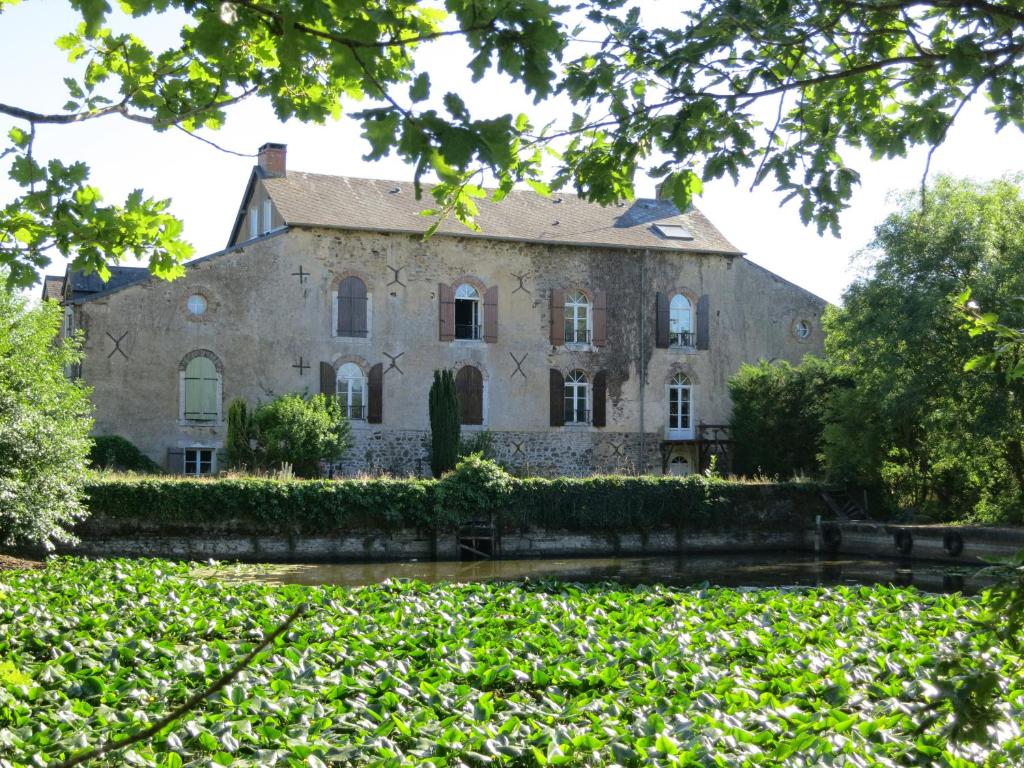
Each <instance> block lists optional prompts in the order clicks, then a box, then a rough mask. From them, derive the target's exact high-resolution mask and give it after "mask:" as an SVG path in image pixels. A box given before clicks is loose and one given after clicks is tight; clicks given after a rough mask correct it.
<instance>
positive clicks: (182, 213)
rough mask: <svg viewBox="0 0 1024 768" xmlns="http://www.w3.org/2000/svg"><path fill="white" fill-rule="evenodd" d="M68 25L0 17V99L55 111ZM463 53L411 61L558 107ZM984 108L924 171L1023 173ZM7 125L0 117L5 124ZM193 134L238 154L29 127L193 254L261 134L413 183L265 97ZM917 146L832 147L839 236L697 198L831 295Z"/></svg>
mask: <svg viewBox="0 0 1024 768" xmlns="http://www.w3.org/2000/svg"><path fill="white" fill-rule="evenodd" d="M677 8H678V6H677V5H675V4H674V2H673V3H669V2H668V0H646V5H645V12H650V13H651V15H652V16H656V17H657V18H658V20H659V21H662V22H663V21H665V20H667V19H670V18H671V14H670V13H668V14H667V13H666V11H668V10H669V9H672V11H673V12H674V11H675V10H676V9H677ZM75 23H76V19H75V17H74V15H73V13H72V12H71V11H70V10H69V9H68V8H67V6H66V5H65V4H64V3H63V2H60V0H25V1H24V2H22V3H21V4H19V5H16V6H13V7H11V8H10V9H7V10H5V11H4V12H3V14H2V15H0V72H4V73H5V76H4V78H3V79H2V80H0V102H3V103H6V104H13V105H17V106H20V107H23V108H27V109H32V110H36V111H59V109H60V107H61V105H62V104H63V103H64V102H65V101H66V100H67V92H66V90H65V88H64V85H63V83H62V82H61V79H62V78H63V77H65V76H67V75H68V74H72V73H73V70H70V69H69V66H70V65H68V63H67V62H66V60H65V58H64V54H63V53H61V52H60V51H58V50H57V49H56V48H55V47H54V45H53V41H54V40H55V39H56V38H57V37H58V36H59V35H61V34H63V33H65V32H67V31H70V30H71V29H73V28H74V26H75ZM178 26H179V25H178V24H177V23H176V21H175V19H173V18H166V17H163V18H160V17H157V18H152V19H148V20H145V21H144V22H142V23H141V25H138V24H137V25H136V26H135V27H133V31H136V32H137V33H139V34H140V35H141V36H143V37H144V38H145V39H147V40H150V41H152V42H153V43H154V44H157V43H160V42H161V41H162V42H165V43H170V42H172V41H173V39H174V36H175V35H176V34H177V29H178ZM463 54H464V51H462V50H461V49H460V48H459V46H458V45H453V43H452V41H451V40H448V41H446V42H445V43H444V44H443V45H438V44H434V45H433V46H432V47H428V48H427V49H426V50H423V51H422V56H423V59H422V61H423V62H424V66H425V68H426V69H428V71H430V73H431V77H432V79H433V80H434V82H435V91H436V90H439V86H440V85H444V86H445V88H446V89H448V90H455V91H457V92H459V93H460V94H461V95H462V96H463V98H464V99H465V101H466V103H467V104H468V105H469V107H470V109H471V110H472V111H473V112H474V114H476V115H479V116H481V117H482V116H486V115H488V114H492V115H500V114H504V113H506V112H510V111H512V112H518V111H525V112H527V113H529V114H531V116H532V117H535V120H534V122H535V124H542V123H543V122H544V121H545V120H546V119H550V118H551V117H554V116H557V115H559V114H560V112H559V110H560V109H562V110H564V105H558V104H547V105H541V106H539V107H538V106H534V105H532V102H531V101H530V99H528V98H526V97H525V96H524V95H523V94H522V93H521V92H520V91H519V90H518V89H517V88H516V87H515V86H514V85H512V84H510V83H509V82H508V81H507V80H504V79H503V78H500V77H497V76H495V77H491V78H488V79H486V80H485V81H484V82H483V83H480V84H473V83H471V82H470V80H469V77H468V73H467V72H466V70H465V66H464V64H465V61H466V60H468V56H467V57H463ZM362 106H366V105H365V104H363V105H360V104H358V103H354V104H346V105H344V108H345V109H352V110H356V109H359V108H361V107H362ZM984 106H985V105H984V102H983V101H982V100H981V99H976V100H975V101H974V102H972V103H971V104H969V105H968V107H967V108H966V109H965V110H964V111H963V112H962V113H961V115H960V117H959V119H958V121H957V123H956V124H955V125H954V126H953V128H952V129H951V131H950V133H949V136H948V138H947V141H946V142H945V143H944V144H943V145H942V146H941V147H940V148H939V149H938V150H937V152H936V153H935V156H934V157H933V159H932V163H931V173H932V174H938V173H947V174H952V175H956V176H969V177H972V178H975V179H979V180H983V179H990V178H995V177H999V176H1002V175H1005V174H1007V173H1016V172H1021V171H1024V135H1022V134H1021V133H1020V132H1019V131H1017V130H1015V129H1012V128H1011V129H1006V130H1004V131H1002V132H1001V133H996V131H995V126H994V124H993V123H992V121H991V119H990V118H989V117H987V116H986V115H985V113H984ZM16 124H17V123H15V122H14V121H5V120H4V119H3V118H0V130H3V131H4V133H6V132H7V130H8V129H9V128H10V127H11V126H12V125H16ZM203 135H204V136H206V137H208V138H209V139H211V140H213V141H215V142H216V143H217V144H218V145H220V146H222V147H224V148H227V149H230V150H233V151H235V152H238V153H241V154H242V155H246V156H238V155H235V154H228V153H225V152H221V151H218V150H216V149H214V148H212V147H210V146H208V145H207V144H205V143H203V142H201V141H199V140H197V139H195V138H193V137H190V136H188V135H186V134H184V133H183V132H181V131H178V130H173V129H172V130H170V131H167V132H164V133H160V134H158V133H155V132H154V131H153V130H152V129H150V128H149V127H148V126H144V125H141V124H138V123H134V122H130V121H127V120H124V119H121V118H117V117H108V118H103V119H100V120H93V121H89V122H85V123H82V124H79V125H74V126H41V127H40V128H39V130H38V131H37V138H36V144H35V146H36V152H37V155H38V156H39V157H40V158H50V157H56V158H60V159H62V160H65V161H71V160H84V161H85V162H87V163H88V164H89V165H90V166H91V169H92V176H91V180H92V182H93V183H94V184H96V185H97V186H99V187H100V189H101V190H102V191H103V194H104V197H105V199H106V200H109V201H114V200H118V199H122V200H123V198H124V196H125V195H127V194H128V193H129V192H130V191H131V190H133V189H135V188H138V187H142V188H143V189H145V191H146V193H147V194H148V195H151V196H153V197H158V198H171V200H172V206H171V210H172V212H173V213H174V214H175V215H177V216H178V217H179V218H181V219H182V220H183V221H184V223H185V237H186V238H187V239H188V240H189V241H190V242H191V243H192V244H193V246H194V247H195V255H196V256H197V257H198V256H202V255H205V254H207V253H212V252H214V251H217V250H220V249H221V248H223V247H224V246H225V245H226V242H227V238H228V232H229V229H230V227H231V224H232V223H233V221H234V217H235V214H236V213H237V211H238V207H239V205H240V203H241V197H242V193H243V192H244V186H245V183H246V181H247V179H248V175H249V173H250V171H251V168H252V165H253V163H254V162H255V159H254V157H253V155H254V154H255V152H256V150H257V148H258V147H259V146H260V145H261V144H263V143H265V142H268V141H272V142H281V143H285V144H287V145H288V167H289V169H293V170H301V171H312V172H317V173H332V174H341V175H348V176H362V177H368V178H382V179H396V180H409V179H411V178H412V169H411V168H410V167H408V166H406V165H405V164H404V163H403V162H402V161H401V160H399V159H398V158H394V157H391V158H386V159H384V160H380V161H377V162H369V161H366V160H364V159H363V156H364V155H365V154H366V153H367V151H368V146H367V144H366V142H364V141H363V140H362V138H361V137H360V136H359V130H358V126H357V124H356V123H355V121H353V120H349V119H346V118H343V119H342V120H341V121H339V122H332V123H329V124H327V125H323V126H317V125H307V124H303V123H301V122H298V121H295V120H292V121H289V122H287V123H281V122H280V121H279V120H278V119H277V118H276V117H275V116H274V114H273V112H272V110H271V109H270V107H269V106H268V105H267V104H265V103H262V102H259V101H249V102H244V103H242V104H239V105H236V106H235V107H233V108H232V109H231V111H230V112H229V116H228V120H227V122H226V124H225V126H224V127H223V128H222V129H221V130H219V131H216V132H205V133H204V134H203ZM926 154H927V152H926V150H925V149H923V148H920V149H918V150H915V151H913V152H912V153H911V154H910V155H909V156H908V157H907V158H904V159H898V160H882V161H872V160H870V158H869V157H868V156H867V154H866V153H865V152H858V151H855V150H848V151H847V152H846V153H844V157H845V158H846V160H847V164H848V165H850V166H852V167H853V168H855V169H857V170H858V171H860V173H861V185H860V186H859V187H858V188H857V189H856V191H855V193H854V196H853V199H852V203H851V205H850V207H849V209H848V210H846V211H845V212H844V213H843V215H842V217H841V226H842V233H841V236H840V237H838V238H836V237H833V236H832V235H830V234H825V235H824V236H819V235H818V234H817V232H816V230H815V229H814V228H813V227H805V226H803V225H802V224H801V223H800V218H799V216H798V213H797V208H796V206H795V205H792V204H789V205H785V206H783V207H781V208H780V207H779V203H780V202H781V199H782V196H781V195H780V194H779V193H776V192H774V191H773V189H772V187H771V185H770V184H766V185H763V186H761V187H759V188H757V189H755V190H753V191H751V190H750V188H749V187H750V178H749V177H747V178H743V177H741V179H740V183H739V184H738V185H735V186H734V185H733V183H732V181H731V180H729V179H725V180H719V181H716V182H711V183H709V184H707V185H706V186H705V190H704V194H703V195H702V196H701V197H700V198H698V199H697V200H696V201H695V205H696V207H697V208H699V209H700V210H702V211H703V212H704V213H705V214H706V215H707V216H708V217H709V218H710V219H711V221H712V222H713V223H714V224H715V225H716V226H717V227H718V228H719V229H720V230H721V231H722V232H723V234H725V236H726V237H727V238H728V239H729V240H730V241H731V242H733V243H734V244H735V245H736V246H737V247H738V248H739V249H740V250H742V251H744V252H745V253H746V255H747V257H748V258H749V259H751V260H752V261H754V262H756V263H757V264H760V265H761V266H763V267H766V268H767V269H770V270H771V271H773V272H775V273H777V274H779V275H781V276H782V277H784V278H786V279H788V280H790V281H792V282H794V283H796V284H798V285H800V286H802V287H804V288H806V289H808V290H810V291H812V292H813V293H816V294H818V295H819V296H822V297H823V298H825V299H827V300H829V301H832V302H835V303H838V302H839V301H840V300H841V296H842V292H843V290H844V288H846V286H847V285H848V284H849V283H850V281H851V280H853V279H854V278H855V277H856V276H857V275H858V274H861V273H862V272H863V269H864V259H863V258H859V259H858V258H854V257H856V256H857V254H858V253H860V252H861V251H862V250H863V249H864V248H865V247H866V246H867V245H868V244H869V243H870V241H871V238H872V232H873V229H874V227H875V226H876V225H878V224H879V223H881V222H882V221H883V219H884V218H885V216H886V215H887V214H888V213H890V212H891V211H892V210H894V209H895V207H896V202H895V199H894V193H898V192H900V191H904V190H909V189H916V188H917V187H918V186H919V184H920V180H921V176H922V174H923V172H924V168H925V160H926ZM652 164H653V163H652ZM654 183H655V182H654V180H652V179H650V178H648V177H647V176H646V175H644V174H641V175H640V176H639V177H638V194H639V195H640V196H652V195H653V194H654ZM15 190H16V187H15V186H14V184H13V183H12V182H10V181H9V180H7V179H6V178H0V204H2V203H3V202H5V201H7V200H9V199H10V198H11V197H12V196H13V195H14V193H15ZM425 207H426V205H425ZM424 228H426V224H425V227H424ZM851 259H852V261H851ZM64 266H65V263H64V262H63V261H61V260H60V259H59V258H56V259H54V263H53V264H51V266H50V267H48V268H47V269H46V272H47V273H48V274H60V273H62V272H63V271H64ZM38 293H39V289H38V288H35V289H33V291H32V294H33V295H38Z"/></svg>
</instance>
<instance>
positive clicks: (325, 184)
mask: <svg viewBox="0 0 1024 768" xmlns="http://www.w3.org/2000/svg"><path fill="white" fill-rule="evenodd" d="M263 184H264V186H265V187H266V190H267V192H268V193H269V195H270V197H271V199H272V200H273V201H274V205H275V207H276V208H277V210H278V212H279V213H280V214H281V216H282V218H283V219H284V221H285V224H287V225H290V226H310V227H329V228H337V229H358V230H371V231H380V232H410V233H417V234H418V233H422V232H424V231H425V230H426V229H427V228H428V227H429V226H430V223H431V219H430V218H426V217H423V216H421V215H420V211H422V210H424V209H426V208H431V207H433V198H432V197H431V196H430V194H429V191H428V189H427V188H426V187H425V189H424V194H423V197H422V198H421V199H419V200H417V199H416V197H415V194H414V192H413V185H412V183H411V182H401V181H378V180H374V179H358V178H352V177H348V176H327V175H324V174H318V173H302V172H297V171H289V172H288V175H287V176H284V177H273V178H264V179H263ZM478 204H479V207H480V214H479V215H478V216H477V218H476V222H477V224H479V226H480V232H473V231H471V230H469V229H467V228H466V227H465V226H463V225H462V224H460V223H459V222H458V221H454V220H446V221H445V222H444V223H442V224H441V227H440V228H439V229H438V232H437V233H438V234H439V235H454V236H461V237H482V238H487V239H493V240H513V241H521V242H540V243H556V244H566V245H582V246H594V247H611V248H630V249H634V248H651V249H659V250H672V251H687V252H690V253H694V252H697V253H717V254H726V255H739V254H740V251H739V250H738V249H737V248H736V247H735V246H734V245H732V244H731V243H730V242H729V241H728V240H726V239H725V237H724V236H723V235H722V233H721V232H719V231H718V230H717V229H716V228H715V226H714V225H713V224H712V223H711V222H710V221H708V220H707V218H705V216H704V214H702V213H701V212H700V211H698V210H697V209H695V208H691V209H690V210H688V211H686V212H685V213H679V211H678V209H677V208H676V207H675V205H673V204H672V203H671V202H669V201H666V200H651V199H638V200H634V201H633V202H631V203H624V204H621V205H611V206H607V207H604V206H601V205H597V204H596V203H588V202H586V201H584V200H581V199H580V198H579V197H578V196H576V195H573V194H566V193H562V192H557V193H554V194H553V195H552V196H551V197H549V198H545V197H541V196H540V195H537V194H535V193H533V192H527V191H520V190H515V191H513V192H511V193H510V194H509V195H508V196H507V197H506V198H505V199H504V200H502V201H501V202H498V203H494V202H489V201H486V200H483V201H479V203H478ZM654 224H678V225H680V226H682V227H684V228H685V229H687V230H688V231H689V233H690V234H691V235H692V236H693V239H692V240H681V239H673V238H667V237H664V236H663V235H662V234H660V233H659V232H658V231H657V230H655V228H654Z"/></svg>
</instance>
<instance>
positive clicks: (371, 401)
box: [366, 363, 384, 424]
mask: <svg viewBox="0 0 1024 768" xmlns="http://www.w3.org/2000/svg"><path fill="white" fill-rule="evenodd" d="M366 387H367V389H368V390H369V392H368V393H367V398H366V399H367V404H366V421H367V422H368V423H370V424H380V423H381V422H382V421H383V420H384V365H383V364H382V363H377V364H376V365H375V366H373V367H372V368H370V375H369V376H367V377H366Z"/></svg>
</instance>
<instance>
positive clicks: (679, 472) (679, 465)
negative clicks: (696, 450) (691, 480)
mask: <svg viewBox="0 0 1024 768" xmlns="http://www.w3.org/2000/svg"><path fill="white" fill-rule="evenodd" d="M691 471H692V470H691V469H690V462H689V461H687V460H686V457H685V456H680V455H678V454H676V455H675V456H673V457H672V460H671V461H670V462H669V463H668V473H669V474H670V475H672V477H683V476H685V475H688V474H690V472H691Z"/></svg>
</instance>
